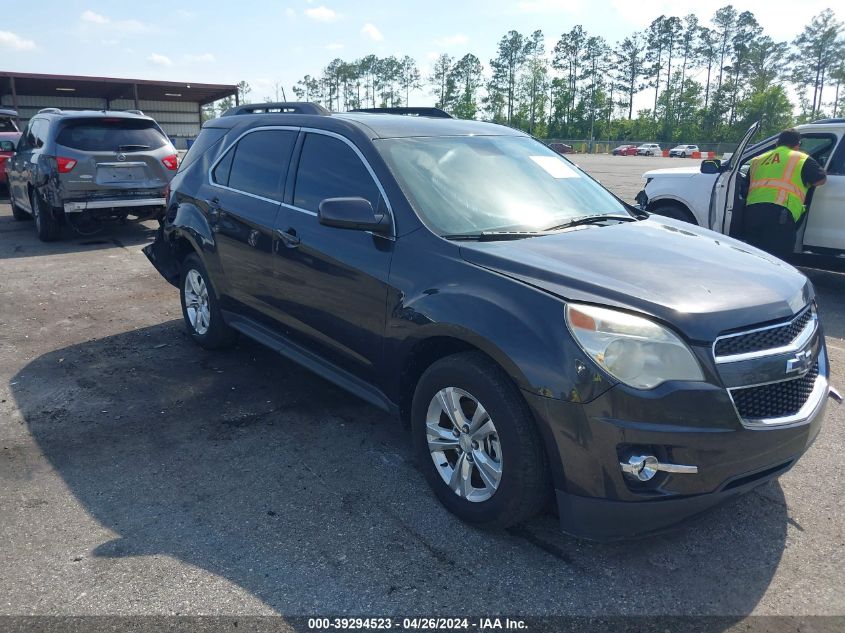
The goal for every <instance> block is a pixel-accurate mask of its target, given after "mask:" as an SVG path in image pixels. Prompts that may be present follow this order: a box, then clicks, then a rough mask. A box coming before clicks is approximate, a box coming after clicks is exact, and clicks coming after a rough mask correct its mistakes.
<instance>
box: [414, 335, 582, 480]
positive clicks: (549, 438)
mask: <svg viewBox="0 0 845 633" xmlns="http://www.w3.org/2000/svg"><path fill="white" fill-rule="evenodd" d="M465 352H477V353H481V354H483V355H484V356H485V357H486V358H487V359H488V360H490V362H492V363H493V364H495V365H496V366H497V367H499V368H500V369H501V370H502V371H503V372H504V373H505V374H506V375H507V377H508V378H509V379H510V380H511V382H512V383H513V385H514V386H515V387H516V389H517V391H518V392H519V395H520V397H521V398H522V400H523V402H524V403H525V407H526V410H527V411H528V412H529V414H530V416H531V420H532V422H533V425H534V428H535V429H536V431H537V433H538V435H539V437H540V439H541V441H542V444H543V452H544V454H545V456H546V463H547V465H548V467H549V473H550V475H551V478H552V483H553V485H554V486H555V487H556V488H561V489H562V488H563V487H564V486H565V482H566V477H565V474H564V466H563V463H562V462H561V460H560V453H559V451H558V447H557V441H556V440H555V437H554V433H553V432H552V430H551V428H549V426H548V425H547V424H544V423H543V422H542V421H541V420H540V419H539V418H538V416H537V413H536V412H535V410H534V407H533V406H532V403H531V402H529V400H528V399H527V398H526V397H525V394H524V393H523V388H522V386H521V385H520V382H521V380H522V381H526V380H527V379H526V378H525V376H523V375H522V372H521V371H520V370H519V368H518V367H517V366H516V365H515V364H514V363H513V362H512V361H510V359H508V358H507V357H506V356H505V355H504V353H503V352H502V351H501V350H499V349H498V348H497V347H496V346H495V345H493V344H492V343H490V342H489V341H485V340H484V339H482V338H481V337H475V336H467V335H466V334H461V333H457V332H444V333H437V334H433V335H432V336H429V337H427V338H423V339H420V340H418V341H417V342H416V343H415V344H414V345H413V347H412V348H411V349H410V351H409V353H408V355H407V356H406V358H405V361H404V363H403V366H402V373H401V379H400V397H399V403H398V404H399V415H400V419H401V420H402V423H403V425H405V427H406V428H409V429H410V428H411V423H410V422H411V404H412V402H413V398H414V393H415V391H416V386H417V383H418V382H419V379H420V378H421V377H422V375H423V373H425V370H426V369H428V368H429V367H431V366H432V365H433V364H434V363H436V362H437V361H439V360H441V359H443V358H447V357H449V356H453V355H455V354H461V353H465ZM500 359H501V360H500ZM509 366H510V367H509ZM520 376H521V380H520V378H519V377H520Z"/></svg>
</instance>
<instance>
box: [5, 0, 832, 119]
mask: <svg viewBox="0 0 845 633" xmlns="http://www.w3.org/2000/svg"><path fill="white" fill-rule="evenodd" d="M722 4H723V3H722V2H717V3H709V2H702V1H701V0H426V1H425V2H419V1H411V2H408V1H404V0H387V1H385V0H367V1H365V2H360V1H358V2H356V1H353V0H240V1H237V0H235V1H233V0H226V1H225V2H218V1H217V0H205V1H204V2H191V1H189V0H179V1H176V2H174V1H172V0H171V1H164V0H142V1H141V2H117V1H111V2H109V1H105V0H65V1H61V2H60V1H57V0H49V1H42V2H19V1H15V2H11V1H9V0H0V6H2V15H3V20H2V22H0V59H2V62H0V67H2V68H3V69H5V70H10V71H19V72H40V73H53V74H72V75H97V76H108V77H125V78H138V79H160V80H173V81H185V82H186V83H190V82H196V83H227V84H233V83H237V82H239V81H241V80H246V81H247V82H248V83H249V84H250V85H251V86H252V89H253V91H252V93H251V94H250V95H249V99H250V101H253V102H254V101H260V100H263V99H264V98H265V97H270V98H272V99H274V100H275V99H276V84H277V83H278V84H280V85H281V86H283V87H284V89H285V91H286V95H287V97H288V99H289V100H293V99H294V95H293V94H292V91H291V88H292V86H293V84H294V83H295V82H296V81H297V80H298V79H300V78H301V77H302V76H304V75H306V74H311V75H319V73H320V71H321V69H322V68H323V67H324V66H325V65H326V64H327V63H328V62H330V61H331V60H332V59H334V58H335V57H340V58H342V59H347V60H351V59H355V58H359V57H363V56H364V55H367V54H370V53H374V54H376V55H379V56H388V55H397V56H403V55H406V54H407V55H411V56H412V57H414V58H415V59H416V60H417V62H418V64H419V65H420V68H421V71H422V73H423V76H424V77H426V76H427V75H428V74H430V69H431V64H432V61H433V59H434V58H435V57H436V56H437V54H438V53H441V52H445V53H448V54H450V55H452V56H454V57H456V58H457V57H460V56H463V55H464V54H465V53H473V54H474V55H476V56H477V57H478V58H479V59H481V61H482V63H483V64H484V66H485V67H489V60H490V58H491V57H493V56H494V55H495V51H496V45H497V43H498V41H499V40H500V39H501V37H502V36H503V35H504V34H505V33H506V32H507V31H509V30H511V29H515V30H517V31H520V32H522V33H524V34H528V33H531V32H533V31H534V30H536V29H542V30H543V32H544V34H545V36H546V46H547V48H548V49H551V48H552V47H553V46H554V43H555V42H556V41H557V39H558V38H559V37H560V35H561V34H562V33H564V32H566V31H568V30H569V29H571V28H572V27H573V26H574V25H576V24H581V25H583V26H584V28H585V29H586V30H587V31H588V32H589V33H590V34H595V35H601V36H603V37H604V38H605V39H606V40H608V42H609V43H611V44H613V43H615V42H616V41H617V40H619V39H621V38H624V37H625V36H627V35H629V34H630V33H631V32H632V31H634V30H638V29H642V28H644V27H645V26H647V25H648V24H649V23H650V22H651V21H652V20H653V19H654V18H656V17H657V16H659V15H661V14H666V15H677V16H679V17H680V16H683V15H685V14H687V13H690V12H692V13H695V14H697V15H698V16H699V18H700V19H702V20H703V21H707V20H709V19H710V17H712V14H713V13H714V12H715V10H716V9H717V8H719V6H722ZM724 4H727V2H725V3H724ZM733 5H734V7H736V8H737V9H738V10H739V11H743V10H750V11H752V12H754V14H755V16H756V17H757V20H758V21H759V22H760V24H761V25H762V26H763V28H764V29H765V32H766V33H767V34H768V35H771V36H772V37H773V38H775V39H778V40H790V41H791V40H792V39H793V38H794V37H795V36H796V35H797V34H798V32H799V31H800V30H801V28H802V27H803V26H804V24H806V23H807V22H809V20H810V18H811V17H812V16H813V15H815V14H817V13H819V12H821V11H822V10H823V9H825V8H828V7H830V8H833V9H834V10H835V11H837V13H838V17H839V19H843V17H845V12H843V11H842V10H841V9H840V10H837V9H836V3H833V2H831V0H803V1H802V2H801V3H799V4H796V3H795V2H794V1H793V0H745V1H736V2H733ZM47 7H49V8H47ZM796 15H798V16H799V19H797V20H796V17H795V16H796ZM279 97H281V94H280V95H279ZM433 101H434V98H433V96H431V94H430V92H429V90H428V89H427V88H426V89H423V90H422V91H417V92H416V93H412V94H411V105H431V104H432V103H433Z"/></svg>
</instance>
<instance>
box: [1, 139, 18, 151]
mask: <svg viewBox="0 0 845 633" xmlns="http://www.w3.org/2000/svg"><path fill="white" fill-rule="evenodd" d="M14 151H15V144H14V143H13V142H12V141H0V152H14Z"/></svg>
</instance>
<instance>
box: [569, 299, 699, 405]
mask: <svg viewBox="0 0 845 633" xmlns="http://www.w3.org/2000/svg"><path fill="white" fill-rule="evenodd" d="M566 322H567V324H568V325H569V329H570V331H571V332H572V334H573V335H574V336H575V340H576V341H578V344H579V345H580V346H581V348H582V349H583V350H584V351H585V352H586V353H587V354H588V355H589V356H590V357H591V358H592V359H593V360H594V361H595V362H596V363H598V364H599V365H600V366H601V367H602V368H603V369H605V370H606V371H607V373H609V374H610V375H611V376H613V377H615V378H617V379H618V380H620V381H622V382H624V383H625V384H627V385H630V386H632V387H636V388H637V389H652V388H653V387H656V386H657V385H659V384H661V383H663V382H666V381H667V380H704V375H703V374H702V372H701V367H700V366H699V364H698V361H697V360H696V358H695V356H693V353H692V351H691V350H690V348H689V347H687V345H686V344H685V343H684V342H683V341H682V340H681V339H679V338H678V337H677V336H675V334H674V333H672V332H671V331H670V330H668V329H666V328H665V327H663V326H662V325H658V324H657V323H654V322H653V321H650V320H648V319H646V318H643V317H639V316H635V315H633V314H628V313H626V312H619V311H617V310H610V309H608V308H598V307H595V306H588V305H581V304H567V306H566Z"/></svg>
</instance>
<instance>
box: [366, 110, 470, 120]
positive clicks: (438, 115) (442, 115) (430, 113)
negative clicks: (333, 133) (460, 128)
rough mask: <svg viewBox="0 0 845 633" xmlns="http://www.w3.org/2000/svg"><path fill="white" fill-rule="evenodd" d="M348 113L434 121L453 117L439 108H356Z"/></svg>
mask: <svg viewBox="0 0 845 633" xmlns="http://www.w3.org/2000/svg"><path fill="white" fill-rule="evenodd" d="M350 112H369V113H371V114H404V115H405V116H427V117H432V118H435V119H453V118H454V117H453V116H452V115H451V114H449V113H448V112H446V111H445V110H441V109H440V108H356V109H354V110H350Z"/></svg>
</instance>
